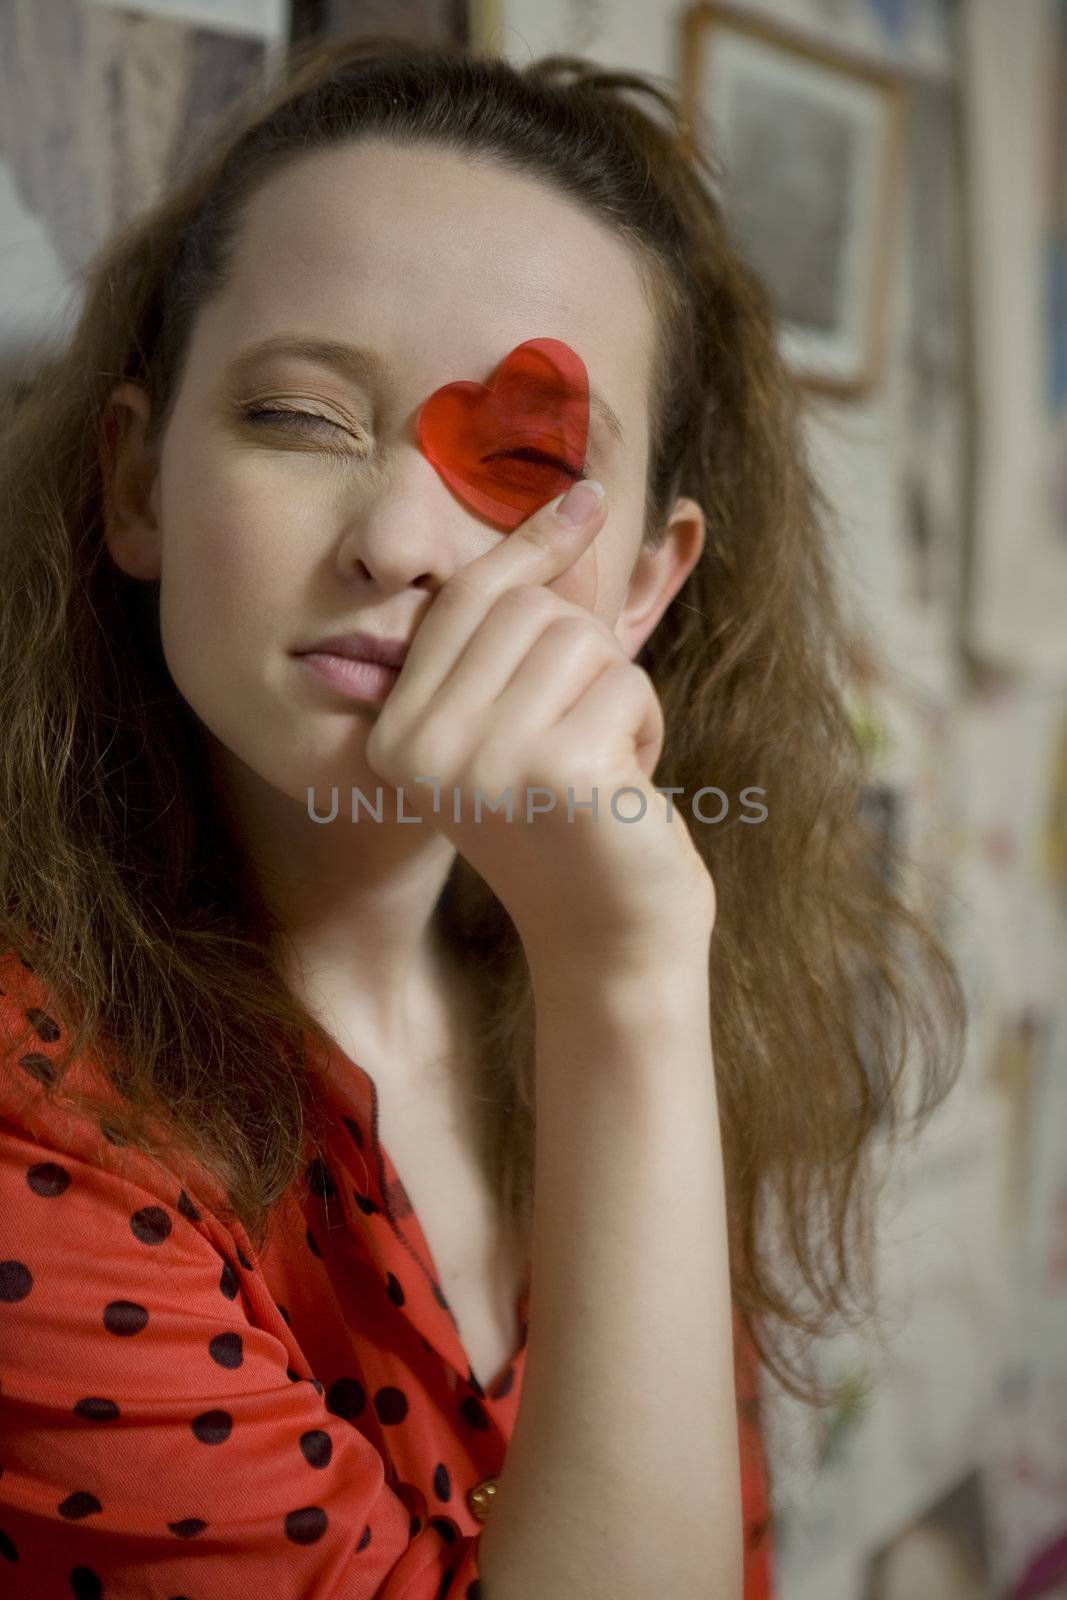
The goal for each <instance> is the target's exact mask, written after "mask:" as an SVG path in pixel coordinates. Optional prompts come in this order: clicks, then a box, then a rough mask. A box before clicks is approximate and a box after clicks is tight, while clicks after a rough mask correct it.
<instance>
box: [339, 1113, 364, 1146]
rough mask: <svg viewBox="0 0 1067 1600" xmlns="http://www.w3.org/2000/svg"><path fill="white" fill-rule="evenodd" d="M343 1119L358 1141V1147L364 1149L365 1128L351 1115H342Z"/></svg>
mask: <svg viewBox="0 0 1067 1600" xmlns="http://www.w3.org/2000/svg"><path fill="white" fill-rule="evenodd" d="M341 1121H342V1122H343V1123H344V1125H345V1127H346V1128H347V1129H348V1131H349V1133H350V1134H351V1135H352V1137H353V1139H354V1140H355V1141H356V1147H357V1149H359V1150H362V1149H363V1129H362V1128H361V1127H360V1125H359V1123H358V1122H354V1121H353V1120H352V1118H351V1117H342V1118H341Z"/></svg>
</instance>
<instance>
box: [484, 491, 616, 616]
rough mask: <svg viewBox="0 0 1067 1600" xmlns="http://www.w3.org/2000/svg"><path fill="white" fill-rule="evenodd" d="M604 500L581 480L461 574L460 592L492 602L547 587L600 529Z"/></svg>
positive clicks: (604, 507)
mask: <svg viewBox="0 0 1067 1600" xmlns="http://www.w3.org/2000/svg"><path fill="white" fill-rule="evenodd" d="M606 514H607V495H606V493H605V490H604V486H603V484H602V483H598V482H597V480H596V479H595V478H580V479H579V480H578V482H577V483H573V484H572V485H571V487H570V488H569V489H568V490H567V491H566V493H565V494H561V495H557V496H556V498H555V499H554V500H550V501H549V502H548V504H547V505H543V506H539V507H538V509H537V510H536V511H535V512H534V513H533V515H532V516H530V517H527V519H526V521H525V522H520V523H519V525H518V527H517V528H515V529H513V530H512V532H511V533H510V534H509V535H508V537H507V538H506V539H504V540H503V541H502V542H501V543H500V544H498V545H496V546H495V547H494V548H493V549H492V550H488V551H486V553H485V555H482V556H477V557H476V558H475V559H474V560H473V561H471V562H468V564H467V566H465V567H464V569H463V582H464V588H465V589H470V588H471V587H472V586H473V587H476V588H478V589H479V590H480V591H481V592H482V593H483V594H484V596H485V598H486V600H488V601H491V600H495V599H496V597H497V595H499V594H503V592H504V590H505V589H510V588H512V587H514V586H515V585H517V584H525V583H540V584H548V583H551V582H552V580H553V579H554V578H558V577H559V575H560V573H562V572H566V570H567V568H568V567H570V566H573V565H574V563H575V562H576V561H577V560H578V558H579V556H580V555H582V553H583V552H584V551H585V550H586V549H588V547H589V545H590V544H591V543H592V542H593V539H594V538H595V537H596V535H597V533H598V532H599V531H600V529H601V528H602V527H603V525H604V518H605V515H606Z"/></svg>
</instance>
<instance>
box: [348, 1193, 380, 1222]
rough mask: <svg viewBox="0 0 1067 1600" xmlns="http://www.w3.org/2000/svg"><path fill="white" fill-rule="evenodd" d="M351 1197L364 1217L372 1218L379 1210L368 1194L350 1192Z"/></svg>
mask: <svg viewBox="0 0 1067 1600" xmlns="http://www.w3.org/2000/svg"><path fill="white" fill-rule="evenodd" d="M352 1197H353V1199H354V1200H355V1202H356V1205H357V1206H358V1207H359V1209H360V1210H361V1211H362V1212H363V1215H364V1216H365V1217H369V1216H372V1215H373V1214H374V1212H375V1211H378V1210H379V1209H380V1208H379V1206H378V1203H377V1201H375V1200H372V1199H371V1197H370V1195H369V1194H360V1192H359V1190H358V1189H353V1190H352Z"/></svg>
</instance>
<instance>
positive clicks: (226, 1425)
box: [192, 1411, 233, 1444]
mask: <svg viewBox="0 0 1067 1600" xmlns="http://www.w3.org/2000/svg"><path fill="white" fill-rule="evenodd" d="M192 1427H193V1433H194V1434H195V1435H196V1437H197V1438H198V1439H199V1440H200V1443H201V1444H225V1442H226V1440H227V1439H228V1438H229V1437H230V1434H231V1433H232V1432H233V1418H232V1417H231V1416H230V1413H229V1412H228V1411H201V1413H200V1415H199V1416H198V1417H194V1418H193V1423H192Z"/></svg>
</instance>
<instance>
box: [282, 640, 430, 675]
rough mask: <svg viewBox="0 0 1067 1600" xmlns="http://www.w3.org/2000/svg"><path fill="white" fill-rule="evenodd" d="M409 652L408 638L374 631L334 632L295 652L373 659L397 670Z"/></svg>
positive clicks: (352, 659)
mask: <svg viewBox="0 0 1067 1600" xmlns="http://www.w3.org/2000/svg"><path fill="white" fill-rule="evenodd" d="M407 653H408V643H407V640H406V639H382V638H379V637H378V636H377V635H376V634H373V633H334V634H331V635H330V636H329V638H326V639H320V640H319V641H318V643H317V644H311V645H308V646H307V648H306V649H304V650H297V651H296V652H295V654H297V655H301V656H306V655H328V656H343V657H345V659H346V660H349V661H372V662H375V663H377V664H379V665H381V666H383V667H393V668H394V669H395V670H397V671H399V669H400V668H401V667H402V666H403V665H404V658H405V656H406V655H407Z"/></svg>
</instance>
